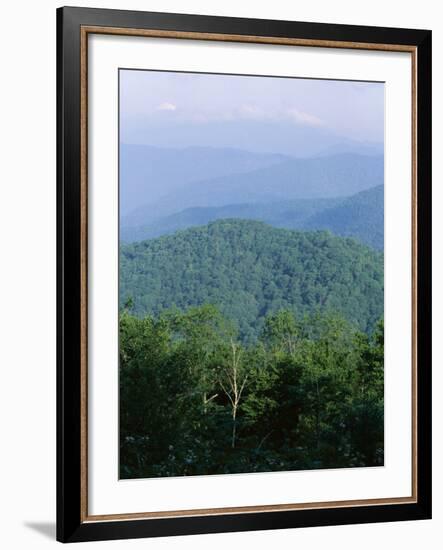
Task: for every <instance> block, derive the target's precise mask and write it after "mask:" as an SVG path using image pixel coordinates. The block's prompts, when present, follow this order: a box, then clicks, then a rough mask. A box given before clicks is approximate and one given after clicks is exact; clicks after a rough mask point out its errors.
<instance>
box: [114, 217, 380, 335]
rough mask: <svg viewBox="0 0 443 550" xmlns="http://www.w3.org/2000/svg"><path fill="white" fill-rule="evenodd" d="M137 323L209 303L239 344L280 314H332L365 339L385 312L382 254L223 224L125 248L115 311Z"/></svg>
mask: <svg viewBox="0 0 443 550" xmlns="http://www.w3.org/2000/svg"><path fill="white" fill-rule="evenodd" d="M128 298H131V299H132V300H133V308H132V311H133V313H134V314H135V315H137V316H144V315H146V314H148V315H154V316H157V315H159V314H160V313H161V312H162V311H163V310H165V309H168V308H174V307H177V308H178V309H180V310H186V309H187V308H188V307H191V306H199V305H202V304H207V303H210V304H214V305H215V306H217V307H218V308H219V310H220V312H221V313H222V314H223V315H224V316H225V317H226V318H228V319H230V320H232V322H233V323H234V326H235V327H236V328H237V329H238V331H239V338H240V339H241V340H242V341H243V342H251V343H252V342H255V341H257V339H258V337H259V335H260V333H261V331H262V330H263V327H264V323H265V318H266V317H267V316H268V315H270V314H273V313H276V312H278V311H279V310H281V309H288V310H289V311H290V312H291V313H292V314H295V315H297V316H302V315H304V314H311V313H314V312H316V311H320V312H323V313H325V312H327V311H335V312H338V313H340V314H341V315H342V316H343V317H345V318H346V319H347V320H348V321H350V322H351V323H352V324H355V325H356V326H358V327H359V328H360V329H361V330H362V331H364V332H367V333H368V334H369V333H370V332H371V331H372V330H373V328H374V325H375V323H376V321H377V319H379V318H380V317H381V315H382V313H383V255H382V254H381V253H378V252H375V251H374V250H372V249H370V248H368V247H366V246H363V245H361V244H359V243H357V242H356V241H354V240H353V239H351V238H340V237H336V236H334V235H332V234H330V233H328V232H326V231H323V232H320V231H318V232H298V231H292V230H287V229H276V228H273V227H270V226H268V225H266V224H264V223H262V222H258V221H252V220H238V219H228V220H219V221H216V222H212V223H210V224H208V225H206V226H204V227H197V228H191V229H187V230H185V231H179V232H177V233H175V234H174V235H171V236H164V237H159V238H157V239H153V240H149V241H143V242H140V243H134V244H131V245H123V246H122V247H121V252H120V304H121V305H122V306H123V304H125V303H126V301H127V300H128Z"/></svg>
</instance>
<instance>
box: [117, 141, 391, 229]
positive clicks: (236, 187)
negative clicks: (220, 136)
mask: <svg viewBox="0 0 443 550" xmlns="http://www.w3.org/2000/svg"><path fill="white" fill-rule="evenodd" d="M125 150H126V149H124V148H122V160H121V178H120V184H121V192H120V203H121V210H120V212H121V225H122V226H123V227H127V226H140V225H148V224H150V223H152V222H154V221H156V220H158V219H160V218H161V217H164V216H166V215H169V214H173V213H176V212H180V211H182V210H185V209H186V208H191V207H196V206H205V207H207V206H225V205H229V204H243V203H246V204H249V203H269V202H278V201H286V200H293V199H314V198H335V197H345V196H349V195H352V194H355V193H358V192H359V191H363V190H365V189H369V188H371V187H375V186H377V185H381V184H383V183H384V180H383V178H384V162H383V156H380V155H378V156H377V155H376V156H374V155H373V156H371V155H359V154H351V153H342V154H336V155H332V156H324V157H319V158H304V159H295V158H290V157H285V156H282V155H257V154H252V153H246V152H244V151H236V150H229V149H228V150H226V149H225V150H217V149H214V150H212V149H204V148H199V149H195V148H190V149H186V150H183V151H178V150H161V149H159V150H156V151H155V154H154V153H153V151H150V152H149V154H147V156H142V157H137V159H138V160H137V159H135V158H134V159H133V160H131V161H130V159H129V158H127V157H125V154H124V151H125ZM129 153H130V154H131V155H133V154H135V149H133V147H131V148H130V149H128V150H127V151H126V154H127V155H129ZM145 153H146V151H144V152H143V155H145ZM152 155H153V156H152ZM136 156H137V155H136ZM143 159H144V160H143ZM257 164H261V166H260V167H257ZM125 167H126V168H125ZM223 171H224V173H225V175H218V174H219V173H220V172H223ZM229 171H231V173H228V174H226V173H227V172H229ZM208 172H209V173H210V174H211V177H210V178H206V179H205V178H204V177H203V175H204V174H205V173H208ZM159 195H160V196H159ZM135 203H136V204H138V205H139V206H138V207H137V208H135V209H133V210H131V211H128V210H130V205H131V204H132V205H133V204H135Z"/></svg>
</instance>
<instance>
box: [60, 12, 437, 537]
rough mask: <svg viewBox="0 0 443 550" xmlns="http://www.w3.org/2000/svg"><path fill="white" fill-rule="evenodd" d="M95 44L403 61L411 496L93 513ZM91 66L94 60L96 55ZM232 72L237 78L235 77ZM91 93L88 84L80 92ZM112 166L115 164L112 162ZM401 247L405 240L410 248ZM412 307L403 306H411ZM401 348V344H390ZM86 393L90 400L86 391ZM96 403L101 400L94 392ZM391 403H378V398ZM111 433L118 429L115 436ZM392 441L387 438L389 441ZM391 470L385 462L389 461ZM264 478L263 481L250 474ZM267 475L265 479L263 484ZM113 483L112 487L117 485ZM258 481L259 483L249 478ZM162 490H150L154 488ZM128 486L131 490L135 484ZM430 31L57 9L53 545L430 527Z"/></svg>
mask: <svg viewBox="0 0 443 550" xmlns="http://www.w3.org/2000/svg"><path fill="white" fill-rule="evenodd" d="M93 35H98V36H107V37H109V36H111V37H112V36H117V37H126V39H128V40H134V39H135V38H150V39H155V38H158V39H161V40H172V41H174V42H175V43H178V44H180V43H181V42H183V43H185V42H189V41H195V43H196V45H197V46H196V47H197V48H198V45H199V44H207V43H209V44H214V43H215V44H233V45H242V44H248V45H261V46H266V47H269V48H272V47H273V46H275V47H278V46H284V47H286V48H310V49H315V50H316V51H318V52H320V53H321V52H322V51H330V50H334V51H335V50H337V51H342V50H346V51H351V52H352V53H353V55H354V56H358V55H359V54H362V53H365V52H391V53H402V54H406V55H408V56H409V61H408V63H410V71H411V75H412V79H411V97H410V112H411V118H410V120H408V121H407V123H408V126H409V128H410V140H411V160H412V163H411V165H410V166H409V165H408V170H409V169H410V175H411V180H412V181H411V185H410V186H409V187H408V189H410V192H411V205H410V208H411V210H410V214H411V216H410V220H411V230H412V231H411V235H410V242H411V258H412V261H411V264H410V266H409V268H410V269H409V273H408V276H409V275H410V278H411V293H410V296H411V301H410V318H411V329H412V330H411V344H412V345H411V349H410V353H411V363H412V368H410V367H408V368H409V371H408V372H409V373H410V380H409V382H410V388H411V389H412V395H411V399H410V407H411V409H410V411H411V415H410V419H411V423H410V426H409V424H408V429H409V428H410V430H411V434H412V435H411V453H410V457H408V460H410V479H411V483H410V486H411V494H409V495H407V496H404V495H402V496H398V495H396V494H392V495H390V496H388V497H381V498H380V497H379V498H355V499H350V500H347V499H344V500H341V499H330V500H326V501H322V500H312V501H307V502H306V501H305V502H294V503H290V502H284V503H282V504H275V503H266V502H264V503H263V500H262V499H263V497H262V496H261V495H260V483H259V482H258V481H257V490H256V494H254V495H252V496H251V498H252V500H254V501H255V502H256V503H253V504H252V505H250V506H222V507H219V506H212V507H208V508H204V509H201V508H189V509H187V510H183V509H178V510H172V511H171V510H170V511H164V510H161V509H158V510H155V511H151V512H143V511H142V510H141V511H139V512H128V511H127V510H125V509H121V510H120V511H119V512H118V513H113V514H106V513H104V514H100V513H93V514H91V513H90V504H91V502H90V501H91V492H90V491H89V490H88V489H89V487H90V483H91V477H92V476H91V469H90V465H91V455H90V451H91V448H92V443H93V441H92V438H96V437H97V431H94V430H89V429H88V428H89V424H88V422H89V421H90V418H89V416H90V413H91V410H92V406H93V404H92V400H91V394H90V391H91V388H92V387H94V388H96V382H95V381H93V382H92V383H91V372H90V371H89V372H88V353H89V352H90V350H91V349H92V346H94V334H95V333H93V334H91V331H90V330H89V328H88V300H89V292H88V290H89V284H90V281H91V277H92V276H93V275H92V274H93V271H92V267H91V265H93V266H95V267H96V266H97V260H94V262H91V258H90V257H89V256H88V223H90V222H91V216H93V215H94V214H93V210H94V209H98V208H106V206H103V205H99V204H97V203H94V202H92V201H91V200H89V192H90V189H89V188H88V179H89V171H90V170H91V169H92V168H91V167H92V166H94V163H95V159H94V158H91V157H90V154H91V149H90V148H88V138H89V133H90V132H91V128H90V127H88V120H89V117H90V116H91V109H93V108H95V107H96V105H97V103H96V102H95V103H93V104H91V102H90V101H89V99H90V98H89V95H90V88H89V86H88V76H89V75H88V63H90V60H91V55H90V52H89V49H88V40H89V39H90V38H91V36H93ZM94 55H95V54H94ZM234 72H235V71H234ZM89 84H90V83H89ZM109 162H110V163H113V164H116V163H117V162H118V159H117V158H114V159H110V160H109ZM408 238H409V237H408ZM408 307H409V306H408ZM396 345H398V342H397V343H396ZM94 391H95V390H94ZM100 391H102V392H104V391H105V389H104V388H101V389H100ZM389 398H390V396H389V395H387V396H386V399H389ZM116 428H117V427H116ZM388 436H389V435H388ZM387 460H388V458H387ZM259 475H261V474H259ZM264 475H267V474H264ZM116 477H117V476H116ZM255 479H257V480H258V478H255ZM163 481H164V480H156V482H159V483H161V482H163ZM131 483H133V484H136V483H138V482H137V481H132V482H131ZM431 493H432V490H431V31H427V30H412V29H398V28H383V27H363V26H350V25H339V24H334V25H331V24H322V23H303V22H292V21H291V22H290V21H277V20H272V21H271V20H258V19H239V18H229V17H213V16H202V15H184V14H172V13H149V12H134V11H123V10H107V9H92V8H74V7H73V8H71V7H69V8H67V7H64V8H59V9H58V10H57V539H58V540H59V541H61V542H78V541H93V540H105V539H109V540H110V539H123V538H137V537H157V536H172V535H185V534H198V533H218V532H233V531H248V530H263V529H283V528H293V527H308V526H322V525H339V524H355V523H373V522H385V521H405V520H418V519H429V518H430V517H431Z"/></svg>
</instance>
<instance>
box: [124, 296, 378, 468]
mask: <svg viewBox="0 0 443 550" xmlns="http://www.w3.org/2000/svg"><path fill="white" fill-rule="evenodd" d="M131 307H132V304H131V303H130V302H128V304H127V308H126V309H124V310H123V311H122V313H121V316H120V474H121V477H122V478H139V477H157V476H181V475H205V474H223V473H237V472H262V471H278V470H299V469H312V468H340V467H358V466H377V465H382V464H383V345H384V344H383V324H382V322H379V323H378V324H377V328H376V330H375V331H374V333H373V335H372V336H368V335H367V334H365V333H364V332H361V331H359V330H357V329H356V328H355V327H354V326H353V325H352V324H350V323H349V322H348V321H346V320H345V319H344V318H343V317H342V316H340V315H339V314H332V313H319V312H317V313H313V314H310V315H304V316H299V317H296V316H295V315H294V314H293V312H292V311H290V310H285V309H280V310H278V311H276V312H275V313H269V314H268V315H267V316H266V318H265V319H264V323H263V328H262V330H261V332H260V335H259V337H258V338H257V339H256V341H254V342H253V343H249V344H246V343H244V342H241V341H240V340H239V338H238V336H239V335H238V333H236V330H235V327H234V326H233V324H232V323H230V322H229V321H228V320H226V319H225V318H224V316H223V315H222V314H221V313H220V311H219V310H218V309H217V308H216V307H214V306H213V305H208V304H204V305H201V306H198V307H191V308H189V309H188V310H186V311H182V310H179V309H176V308H175V309H170V310H167V311H164V312H162V313H161V314H160V315H157V316H153V315H147V316H145V317H143V318H139V317H137V316H134V315H133V314H131V312H130V309H131Z"/></svg>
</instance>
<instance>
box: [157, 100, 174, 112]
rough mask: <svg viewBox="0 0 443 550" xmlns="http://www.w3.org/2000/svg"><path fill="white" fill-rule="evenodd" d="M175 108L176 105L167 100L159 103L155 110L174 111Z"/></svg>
mask: <svg viewBox="0 0 443 550" xmlns="http://www.w3.org/2000/svg"><path fill="white" fill-rule="evenodd" d="M176 109H177V105H174V103H168V102H167V101H166V102H165V103H160V105H159V106H158V107H157V111H175V110H176Z"/></svg>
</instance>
